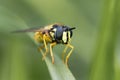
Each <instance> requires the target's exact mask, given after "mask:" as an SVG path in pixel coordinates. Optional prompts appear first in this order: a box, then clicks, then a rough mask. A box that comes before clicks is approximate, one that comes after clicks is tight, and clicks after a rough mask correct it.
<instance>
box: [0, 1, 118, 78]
mask: <svg viewBox="0 0 120 80" xmlns="http://www.w3.org/2000/svg"><path fill="white" fill-rule="evenodd" d="M55 22H59V23H63V24H66V25H68V26H71V27H76V30H74V34H73V37H72V43H71V44H72V45H73V46H74V47H75V49H74V51H73V54H72V55H71V57H70V59H69V68H70V69H69V70H70V71H71V72H72V74H73V76H74V78H75V79H76V80H120V0H0V80H52V79H53V78H51V77H52V76H51V74H52V72H50V71H49V70H48V68H49V66H48V65H46V63H45V62H44V61H42V55H41V53H40V52H38V51H37V48H38V46H37V45H36V44H35V43H34V40H32V39H31V38H30V36H29V35H27V34H26V33H25V34H23V33H22V34H12V33H10V32H11V31H14V30H19V29H27V28H31V27H36V26H44V25H48V24H51V23H55ZM32 34H33V33H32ZM60 47H61V45H58V46H56V47H55V48H54V50H53V52H54V53H55V55H56V56H58V57H59V58H60V60H61V53H62V50H63V48H64V46H62V47H63V48H60ZM58 51H59V52H58ZM50 62H51V61H50ZM56 63H57V62H56ZM61 72H62V70H61ZM64 74H65V73H64ZM54 80H55V79H54ZM56 80H60V79H59V78H57V79H56ZM66 80H68V79H66ZM69 80H70V79H69ZM71 80H72V79H71Z"/></svg>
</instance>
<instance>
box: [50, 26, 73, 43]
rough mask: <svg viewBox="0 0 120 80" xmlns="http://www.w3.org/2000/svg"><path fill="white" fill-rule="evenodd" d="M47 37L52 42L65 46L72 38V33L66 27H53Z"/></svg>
mask: <svg viewBox="0 0 120 80" xmlns="http://www.w3.org/2000/svg"><path fill="white" fill-rule="evenodd" d="M49 35H50V37H51V39H52V42H57V43H62V44H67V43H68V42H69V41H70V39H71V37H72V31H71V30H70V28H69V27H67V26H61V25H53V28H51V30H50V31H49Z"/></svg>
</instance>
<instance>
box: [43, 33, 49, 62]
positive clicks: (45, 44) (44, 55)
mask: <svg viewBox="0 0 120 80" xmlns="http://www.w3.org/2000/svg"><path fill="white" fill-rule="evenodd" d="M45 37H46V36H45V35H43V43H44V46H45V50H46V51H45V53H44V54H43V58H42V60H44V59H45V57H46V55H47V53H48V48H47V43H46V41H45Z"/></svg>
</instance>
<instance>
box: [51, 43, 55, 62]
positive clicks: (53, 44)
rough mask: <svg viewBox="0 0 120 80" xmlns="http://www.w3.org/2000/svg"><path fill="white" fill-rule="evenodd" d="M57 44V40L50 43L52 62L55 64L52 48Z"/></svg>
mask: <svg viewBox="0 0 120 80" xmlns="http://www.w3.org/2000/svg"><path fill="white" fill-rule="evenodd" d="M55 45H56V42H54V43H51V44H50V55H51V58H52V63H53V64H54V55H53V51H52V48H53V47H54V46H55Z"/></svg>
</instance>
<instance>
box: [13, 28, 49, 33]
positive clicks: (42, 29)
mask: <svg viewBox="0 0 120 80" xmlns="http://www.w3.org/2000/svg"><path fill="white" fill-rule="evenodd" d="M43 31H47V29H44V28H30V29H24V30H16V31H12V33H23V32H43Z"/></svg>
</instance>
